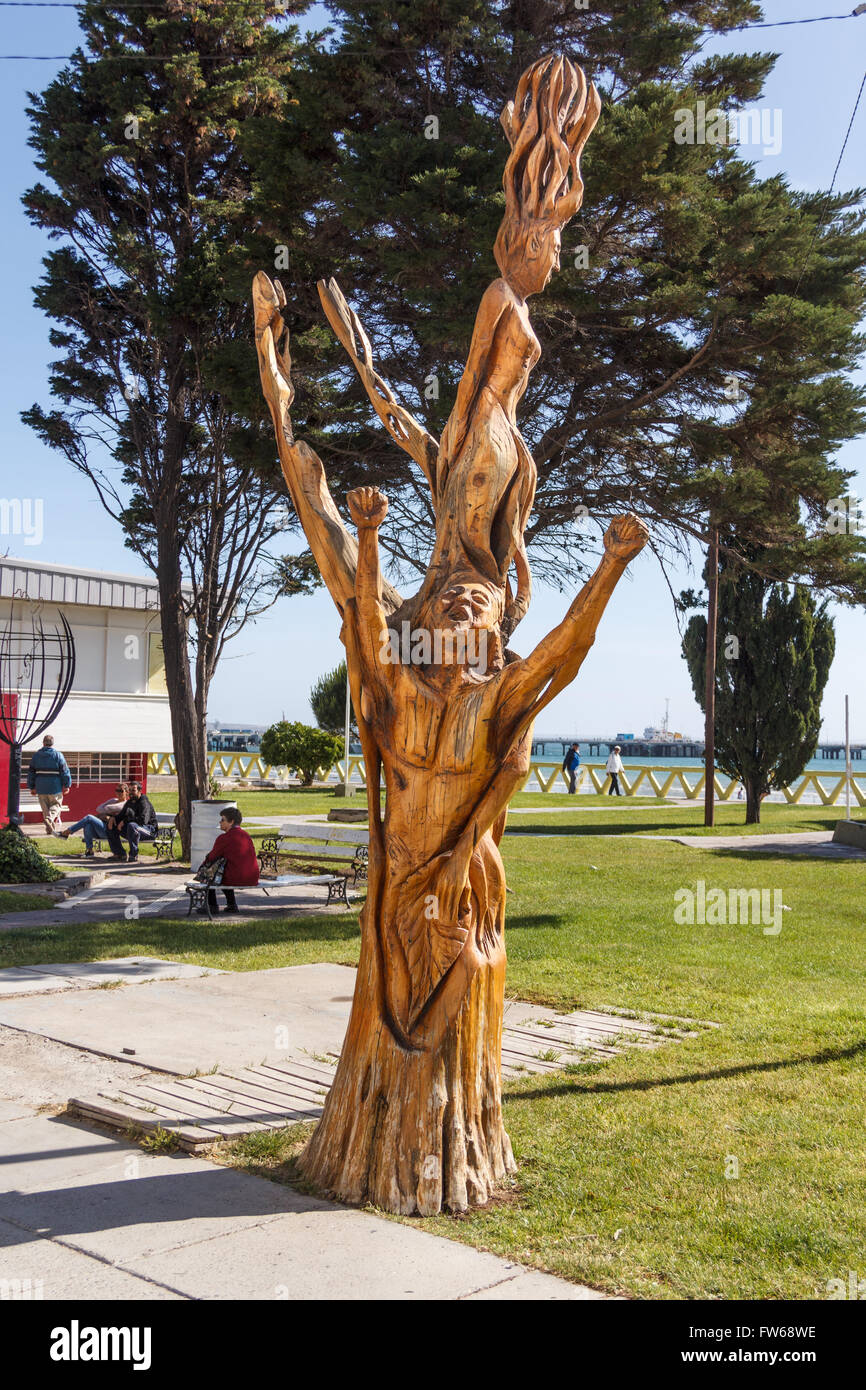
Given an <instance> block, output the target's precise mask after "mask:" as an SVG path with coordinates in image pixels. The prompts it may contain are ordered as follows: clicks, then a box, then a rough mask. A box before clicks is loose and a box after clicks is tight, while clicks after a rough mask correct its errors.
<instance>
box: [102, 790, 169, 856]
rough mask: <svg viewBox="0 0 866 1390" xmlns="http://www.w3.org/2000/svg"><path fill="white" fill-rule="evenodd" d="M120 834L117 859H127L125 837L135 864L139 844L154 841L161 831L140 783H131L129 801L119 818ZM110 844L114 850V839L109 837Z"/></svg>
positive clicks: (118, 836) (117, 836)
mask: <svg viewBox="0 0 866 1390" xmlns="http://www.w3.org/2000/svg"><path fill="white" fill-rule="evenodd" d="M117 823H118V830H119V834H117V833H116V839H117V849H118V851H119V855H117V854H116V855H115V857H116V858H117V857H120V858H126V856H125V855H124V852H123V845H122V844H121V843H120V836H121V835H125V836H126V838H127V840H128V841H129V862H130V864H134V863H135V862H136V860H137V859H138V844H139V841H140V840H153V839H154V838H155V837H156V832H157V830H158V829H159V821H158V820H157V819H156V811H154V809H153V806H152V805H151V803H150V801H148V799H147V797H146V796H145V795H144V793H143V791H142V789H141V783H140V782H130V784H129V800H128V801H127V803H126V805H125V806H124V808H123V810H122V811H121V813H120V815H119V816H118V818H117ZM108 842H109V844H110V845H111V847H112V849H114V844H113V842H112V837H111V836H110V835H109V841H108Z"/></svg>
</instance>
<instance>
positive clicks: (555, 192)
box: [253, 57, 646, 1214]
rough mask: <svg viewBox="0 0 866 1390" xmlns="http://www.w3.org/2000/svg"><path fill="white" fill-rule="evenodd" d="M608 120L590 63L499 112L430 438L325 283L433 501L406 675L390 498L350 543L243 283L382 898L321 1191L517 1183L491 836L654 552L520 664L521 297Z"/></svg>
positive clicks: (549, 64)
mask: <svg viewBox="0 0 866 1390" xmlns="http://www.w3.org/2000/svg"><path fill="white" fill-rule="evenodd" d="M599 110H600V103H599V100H598V95H597V93H596V91H595V88H594V87H593V86H592V85H591V84H588V83H587V81H586V79H585V77H584V75H583V73H582V72H581V71H580V69H579V68H577V67H575V66H574V65H573V64H572V63H571V62H569V61H568V59H566V58H562V57H548V58H544V59H542V60H540V61H539V62H537V63H534V64H533V65H532V66H531V67H530V68H529V69H527V71H526V72H525V73H524V75H523V77H522V78H521V79H520V83H519V85H518V89H517V93H516V96H515V100H514V102H512V103H509V105H508V107H507V108H506V110H505V112H503V117H502V122H503V128H504V129H505V132H506V135H507V137H508V140H509V143H510V145H511V154H510V156H509V158H508V160H507V162H506V166H505V174H504V178H503V186H504V189H505V195H506V210H505V216H504V218H503V222H502V226H501V227H500V229H499V233H498V235H497V238H496V244H495V248H494V251H495V255H496V260H497V264H498V266H499V270H500V272H501V275H500V278H498V279H497V280H495V281H494V282H493V283H492V284H491V285H490V287H489V289H488V290H487V291H486V292H485V294H484V296H483V298H482V300H481V304H480V307H479V310H478V315H477V318H476V322H475V328H474V332H473V336H472V342H471V346H470V349H469V356H468V360H467V363H466V368H465V371H464V373H463V376H462V379H461V381H460V385H459V388H458V391H457V399H456V401H455V404H454V408H453V410H452V412H451V416H450V418H449V420H448V423H447V425H446V427H445V430H444V432H443V435H442V438H441V440H440V441H439V442H438V443H437V442H436V441H435V440H433V439H432V437H431V436H430V435H429V434H428V433H427V431H426V430H425V429H424V428H423V427H422V426H421V425H419V424H418V422H417V421H416V420H414V418H413V417H412V416H411V415H410V414H409V412H408V411H406V410H405V409H404V408H403V407H402V406H401V405H400V404H399V402H398V401H397V400H396V398H395V397H394V395H393V393H392V391H391V390H390V388H389V387H388V386H387V384H386V383H385V382H384V381H383V380H382V378H381V377H380V376H379V375H378V373H377V372H376V371H375V368H374V366H373V356H372V349H371V347H370V343H369V341H368V339H367V337H366V334H365V333H364V330H363V328H362V326H361V324H360V321H359V319H358V318H357V315H356V314H355V313H354V312H353V310H352V309H351V308H350V307H349V305H348V304H347V302H346V300H345V298H344V296H343V294H342V292H341V291H340V289H339V287H338V286H337V285H336V283H335V282H334V281H333V280H331V281H329V282H327V283H325V282H322V284H320V287H319V289H320V295H321V299H322V303H323V306H324V309H325V312H326V314H327V317H328V319H329V321H330V323H331V325H332V327H333V328H334V330H335V332H336V333H337V336H338V337H339V339H340V341H341V342H342V343H343V346H344V347H345V348H346V350H347V352H348V354H349V356H350V358H351V360H352V362H353V363H354V364H355V366H356V368H357V370H358V372H359V374H360V376H361V379H362V381H363V383H364V386H365V389H366V390H367V392H368V394H369V396H370V399H371V401H372V403H373V406H374V408H375V409H376V411H377V413H378V415H379V417H380V419H381V420H382V422H383V423H384V425H385V427H386V429H387V430H388V431H389V433H390V434H391V436H392V438H394V439H395V441H396V442H397V443H398V444H399V445H400V446H401V447H402V448H404V449H405V450H406V451H407V452H408V453H409V454H410V455H411V456H412V458H413V459H414V460H415V462H416V464H417V465H418V466H419V468H420V469H421V470H422V472H423V473H424V476H425V477H426V479H427V482H428V483H429V486H430V489H431V496H432V500H433V507H434V513H435V519H436V536H435V543H434V546H433V553H432V556H431V560H430V564H429V567H428V570H427V573H426V576H425V578H424V581H423V583H422V586H421V588H420V590H419V592H418V593H417V594H416V595H415V596H414V598H413V599H411V600H409V601H408V602H407V603H406V604H405V605H403V608H402V610H401V619H402V618H404V617H406V615H408V616H409V618H411V624H412V628H413V632H415V633H416V634H420V636H419V639H418V645H417V649H416V647H415V646H414V645H413V648H412V654H411V655H412V659H410V660H408V661H407V660H406V656H405V652H404V651H403V650H402V649H401V650H399V651H398V652H397V655H396V656H395V651H396V650H397V648H396V646H395V642H394V638H393V635H392V631H391V629H390V628H389V620H390V618H391V616H392V614H394V613H395V611H396V609H397V608H398V607H399V606H400V604H401V602H402V600H401V598H400V595H399V594H397V593H396V591H395V590H393V589H392V588H391V587H390V586H389V585H388V584H387V583H386V582H385V580H384V578H383V576H382V571H381V566H380V559H379V542H378V532H379V529H380V527H381V525H382V523H383V522H384V520H385V518H386V515H387V509H388V503H387V499H386V498H385V497H384V496H383V494H382V493H381V492H379V491H378V489H376V488H373V487H363V488H358V489H356V490H355V491H354V492H352V493H350V494H349V496H348V498H347V502H348V506H349V511H350V515H351V518H352V521H353V522H354V524H355V527H356V530H357V541H355V539H354V538H353V537H352V536H351V535H350V534H349V531H348V529H347V528H346V526H345V525H344V523H343V521H342V519H341V518H340V515H339V513H338V511H337V508H336V506H335V505H334V502H333V500H332V498H331V496H330V494H329V492H328V488H327V482H326V480H325V474H324V469H323V467H322V464H321V462H320V460H319V459H318V458H317V457H316V455H315V454H313V452H312V450H310V449H309V448H308V447H307V446H306V445H305V444H303V442H302V441H296V440H295V439H294V438H293V435H292V430H291V421H290V418H289V408H290V406H291V403H292V398H293V394H294V392H293V388H292V384H291V376H290V367H291V363H290V358H289V355H288V343H287V334H286V331H285V328H284V324H283V320H282V316H281V308H282V306H283V304H284V302H285V300H284V297H283V293H282V289H281V287H280V286H279V285H276V286H274V285H271V282H270V281H269V280H268V278H267V277H266V276H265V275H262V274H260V275H258V276H257V277H256V280H255V283H254V287H253V299H254V305H255V314H256V343H257V347H258V354H259V366H260V372H261V378H262V386H263V390H264V394H265V398H266V400H267V401H268V404H269V406H270V409H271V414H272V417H273V420H274V426H275V429H276V435H277V446H278V449H279V452H280V459H281V461H282V466H283V471H284V473H285V476H286V482H287V485H288V488H289V491H290V493H291V496H292V500H293V502H294V504H295V507H296V509H297V512H298V516H299V518H300V520H301V523H302V525H303V527H304V530H305V532H306V535H307V539H308V541H309V544H310V548H311V550H312V552H313V554H314V555H315V557H316V560H317V562H318V564H319V568H320V570H321V573H322V576H323V578H324V580H325V583H326V584H327V586H328V588H329V590H330V592H331V595H332V597H333V599H334V602H335V603H336V605H337V607H338V609H339V611H340V614H341V616H342V619H343V625H342V632H341V636H342V638H343V641H344V643H345V645H346V652H347V663H348V669H349V679H350V684H351V691H352V700H353V704H354V708H355V713H356V717H357V721H358V728H359V732H360V738H361V743H362V745H363V750H364V757H365V766H366V769H367V781H368V788H369V789H370V793H369V806H370V811H369V815H370V847H369V892H368V896H367V900H366V903H365V906H364V909H363V911H362V914H361V930H362V947H361V960H360V965H359V970H358V977H357V983H356V989H355V996H354V1004H353V1009H352V1015H351V1018H350V1022H349V1028H348V1032H347V1035H346V1040H345V1043H344V1046H343V1051H342V1056H341V1059H340V1064H339V1066H338V1069H337V1074H336V1077H335V1079H334V1084H333V1086H332V1088H331V1091H330V1094H329V1096H328V1099H327V1102H326V1104H325V1109H324V1113H323V1116H322V1119H321V1122H320V1123H319V1125H318V1128H317V1130H316V1132H315V1134H314V1136H313V1138H312V1140H311V1141H310V1143H309V1145H308V1147H307V1148H306V1150H305V1152H304V1154H303V1156H302V1158H301V1166H302V1168H303V1169H304V1171H305V1172H306V1173H307V1174H308V1176H309V1177H310V1178H311V1179H312V1180H313V1181H315V1182H316V1183H317V1184H319V1186H320V1187H321V1188H323V1189H324V1190H326V1191H327V1192H331V1193H334V1194H335V1195H337V1196H339V1197H341V1198H343V1199H345V1200H348V1201H354V1202H361V1201H365V1200H368V1201H371V1202H374V1203H376V1204H377V1205H380V1206H382V1207H385V1208H388V1209H389V1210H392V1211H396V1212H407V1213H409V1212H421V1213H424V1214H428V1213H432V1212H436V1211H439V1210H440V1209H441V1208H442V1207H443V1206H445V1207H448V1208H449V1209H451V1210H453V1211H462V1210H464V1209H465V1208H466V1207H467V1206H469V1205H470V1204H473V1203H484V1202H486V1201H487V1200H488V1198H489V1196H490V1194H491V1193H492V1192H493V1191H494V1190H495V1189H496V1188H497V1186H499V1185H501V1183H502V1181H503V1179H504V1178H505V1177H506V1175H507V1174H508V1173H510V1172H512V1171H513V1169H514V1159H513V1156H512V1153H511V1145H510V1143H509V1140H508V1136H507V1134H506V1132H505V1128H504V1125H503V1122H502V1107H501V1099H500V1092H501V1065H502V1058H501V1051H502V1023H503V999H504V984H505V934H504V928H505V872H504V869H503V865H502V859H501V856H500V853H499V848H498V846H499V841H500V839H501V836H502V832H503V830H504V826H505V816H506V812H507V808H508V803H509V800H510V798H511V796H512V795H513V793H514V791H515V789H516V788H517V787H518V786H519V785H520V784H521V783H522V781H523V780H524V778H525V776H526V774H527V772H528V769H529V755H530V737H531V727H532V721H533V719H534V718H535V716H536V714H537V713H538V712H539V710H541V709H543V708H544V706H545V705H546V704H547V703H548V702H549V701H550V700H551V699H553V697H554V696H555V695H556V694H557V693H558V692H559V691H560V690H562V689H563V688H564V687H565V686H566V685H567V684H568V683H569V682H570V681H571V680H573V679H574V677H575V675H576V674H577V672H578V670H579V668H580V665H581V663H582V661H583V659H584V657H585V656H586V653H587V651H588V650H589V648H590V646H591V644H592V642H593V640H594V637H595V631H596V628H597V626H598V623H599V620H600V619H601V616H602V613H603V612H604V608H605V605H606V604H607V601H608V599H609V597H610V595H611V593H612V592H613V589H614V587H615V585H616V583H617V581H618V580H619V578H620V576H621V575H622V574H623V572H624V570H625V568H626V565H627V564H628V562H629V560H630V559H631V558H632V557H633V556H634V555H636V554H637V553H638V552H639V551H640V549H641V548H642V546H643V545H644V544H645V541H646V530H645V528H644V526H643V525H642V523H641V522H639V521H638V520H637V519H636V518H634V517H621V518H619V519H617V520H616V521H615V522H614V523H613V524H612V525H611V527H610V529H609V530H608V533H607V535H606V536H605V543H604V544H605V550H604V556H603V559H602V561H601V564H600V565H599V567H598V569H597V571H596V573H595V574H594V575H593V577H592V578H591V579H590V580H589V582H588V583H587V584H586V585H585V586H584V588H583V590H582V591H581V593H580V594H579V595H578V597H577V598H576V599H575V601H574V603H573V604H572V605H571V607H570V609H569V610H568V613H567V614H566V616H565V618H564V619H563V621H562V623H561V624H560V625H559V626H558V627H557V628H556V629H555V630H554V631H553V632H551V633H550V634H549V635H548V636H547V637H546V638H545V639H544V641H543V642H541V643H540V644H539V646H538V647H537V648H536V649H535V651H533V652H532V653H531V654H530V655H529V656H528V657H526V658H525V659H521V658H519V657H517V656H516V655H515V654H514V653H513V652H511V651H509V650H508V649H507V644H508V641H509V639H510V637H511V634H512V632H513V630H514V628H515V627H516V625H517V623H518V622H519V621H520V619H521V618H522V617H523V615H524V614H525V612H526V609H527V607H528V604H529V598H530V593H531V576H530V571H529V563H528V559H527V554H526V547H525V543H524V531H525V528H526V525H527V521H528V519H529V515H530V512H531V508H532V503H533V498H534V494H535V481H536V470H535V464H534V462H533V460H532V456H531V454H530V452H529V450H528V448H527V446H526V444H525V442H524V440H523V438H522V437H521V434H520V430H519V428H518V425H517V407H518V404H519V402H520V400H521V398H522V396H523V394H524V391H525V390H526V385H527V382H528V380H529V375H530V372H531V371H532V368H533V367H534V365H535V364H536V362H537V361H538V359H539V356H540V347H539V344H538V340H537V338H536V336H535V334H534V332H533V329H532V325H531V323H530V318H529V308H528V304H527V300H528V298H529V297H530V296H531V295H533V294H537V293H539V292H540V291H541V290H543V288H544V286H545V285H546V284H547V282H548V280H549V278H550V276H551V274H552V273H553V271H554V270H555V269H557V268H558V266H559V252H560V236H561V229H562V226H563V225H564V224H565V222H567V221H568V219H569V218H570V217H572V216H573V215H574V213H575V212H576V211H577V209H578V207H579V206H580V202H581V198H582V193H583V184H582V181H581V178H580V168H579V162H580V155H581V152H582V150H583V147H584V145H585V143H586V140H587V139H588V138H589V135H590V133H591V132H592V129H593V127H594V125H595V123H596V121H597V119H598V115H599ZM512 575H513V582H512ZM425 634H426V639H425ZM425 640H426V643H427V645H426V646H425ZM437 641H438V647H437ZM381 778H384V781H385V787H386V791H387V796H386V802H385V811H384V815H383V814H382V812H381V810H380V805H379V796H378V794H377V789H378V787H379V785H380V779H381Z"/></svg>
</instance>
